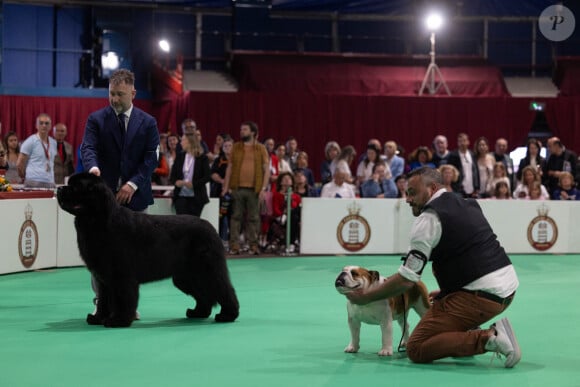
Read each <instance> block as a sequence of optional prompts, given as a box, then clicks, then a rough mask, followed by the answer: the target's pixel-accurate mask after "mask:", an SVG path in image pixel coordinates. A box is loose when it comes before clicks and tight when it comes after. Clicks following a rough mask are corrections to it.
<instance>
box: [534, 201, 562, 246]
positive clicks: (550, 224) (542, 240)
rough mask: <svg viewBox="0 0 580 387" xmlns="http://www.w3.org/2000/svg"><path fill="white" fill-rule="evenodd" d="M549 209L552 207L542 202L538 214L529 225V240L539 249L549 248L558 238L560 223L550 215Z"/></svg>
mask: <svg viewBox="0 0 580 387" xmlns="http://www.w3.org/2000/svg"><path fill="white" fill-rule="evenodd" d="M549 211H550V208H549V207H548V206H547V205H546V204H545V203H542V205H540V206H539V207H538V216H536V217H535V218H534V219H532V221H531V222H530V224H529V226H528V242H529V243H530V245H531V246H532V247H533V248H534V249H536V250H538V251H545V250H548V249H549V248H551V247H552V246H554V244H555V243H556V241H557V240H558V225H557V224H556V222H555V221H554V219H552V218H550V217H549V216H548V212H549Z"/></svg>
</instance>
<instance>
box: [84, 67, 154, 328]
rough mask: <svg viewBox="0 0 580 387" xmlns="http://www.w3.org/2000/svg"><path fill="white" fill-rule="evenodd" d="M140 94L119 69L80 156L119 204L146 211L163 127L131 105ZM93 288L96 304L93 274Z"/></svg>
mask: <svg viewBox="0 0 580 387" xmlns="http://www.w3.org/2000/svg"><path fill="white" fill-rule="evenodd" d="M136 94H137V92H136V91H135V75H134V74H133V73H132V72H131V71H129V70H126V69H120V70H117V71H115V72H114V73H113V74H112V75H111V77H110V78H109V102H110V106H107V107H106V108H103V109H101V110H98V111H96V112H93V113H91V115H89V118H88V119H87V125H86V127H85V134H84V136H83V142H82V144H81V147H80V156H81V160H82V164H83V167H84V170H85V171H88V172H89V173H92V174H95V175H97V176H101V177H102V178H103V179H104V180H105V181H106V183H107V185H108V186H109V187H110V188H111V189H112V190H113V192H115V195H116V198H117V202H119V204H121V205H123V206H126V207H128V208H130V209H132V210H134V211H144V210H146V209H147V207H148V206H149V205H151V204H153V192H152V190H151V175H152V174H153V171H154V170H155V168H157V164H158V152H159V131H158V130H157V122H156V121H155V118H153V117H151V116H150V115H149V114H147V113H145V112H144V111H142V110H140V109H138V108H136V107H135V106H133V99H134V98H135V95H136ZM92 286H93V290H94V291H95V293H96V295H97V296H96V297H95V299H94V303H95V305H96V303H97V302H98V297H99V289H98V285H97V282H96V281H95V280H94V278H92ZM135 318H136V319H138V318H139V312H137V311H135Z"/></svg>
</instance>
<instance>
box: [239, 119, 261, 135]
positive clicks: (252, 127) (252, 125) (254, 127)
mask: <svg viewBox="0 0 580 387" xmlns="http://www.w3.org/2000/svg"><path fill="white" fill-rule="evenodd" d="M244 125H246V126H249V127H250V131H251V132H252V133H254V134H258V124H256V123H255V122H254V121H245V122H242V126H244Z"/></svg>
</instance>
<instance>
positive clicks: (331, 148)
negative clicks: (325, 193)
mask: <svg viewBox="0 0 580 387" xmlns="http://www.w3.org/2000/svg"><path fill="white" fill-rule="evenodd" d="M339 154H340V145H338V143H337V142H336V141H329V142H327V143H326V146H325V147H324V161H323V162H322V164H321V165H320V177H321V179H322V185H324V184H326V183H329V182H330V181H332V170H331V169H330V165H331V164H332V162H333V161H334V159H336V158H337V157H338V155H339Z"/></svg>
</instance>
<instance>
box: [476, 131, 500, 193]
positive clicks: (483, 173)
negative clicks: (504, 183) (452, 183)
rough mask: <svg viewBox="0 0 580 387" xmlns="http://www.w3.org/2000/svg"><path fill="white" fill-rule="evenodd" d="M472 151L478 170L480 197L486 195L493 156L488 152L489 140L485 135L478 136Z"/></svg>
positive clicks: (493, 160)
mask: <svg viewBox="0 0 580 387" xmlns="http://www.w3.org/2000/svg"><path fill="white" fill-rule="evenodd" d="M473 153H474V154H475V160H476V163H477V169H478V171H479V192H478V196H479V197H480V198H485V197H488V196H489V194H488V184H489V183H490V181H491V179H492V176H493V165H494V164H495V158H494V157H493V156H492V155H491V153H489V141H488V140H487V138H485V137H479V138H478V139H477V140H476V141H475V144H474V145H473Z"/></svg>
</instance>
